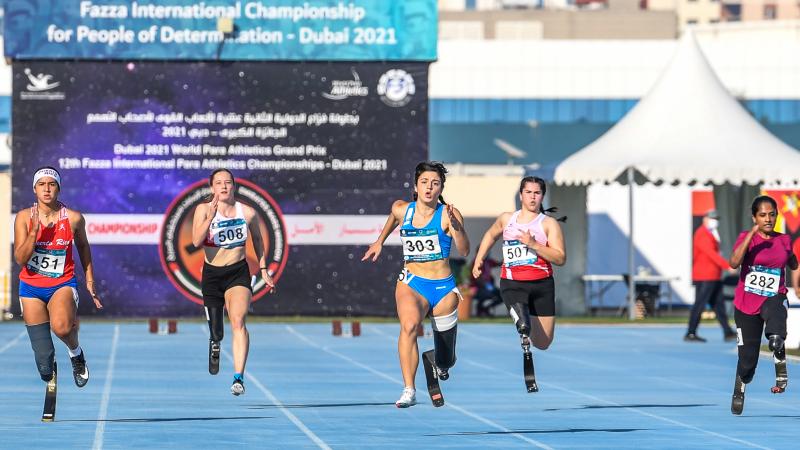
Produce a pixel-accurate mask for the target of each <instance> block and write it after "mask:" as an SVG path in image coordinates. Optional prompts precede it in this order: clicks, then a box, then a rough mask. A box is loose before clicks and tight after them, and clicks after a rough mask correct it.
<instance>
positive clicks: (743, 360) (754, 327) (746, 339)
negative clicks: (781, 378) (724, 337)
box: [733, 294, 787, 383]
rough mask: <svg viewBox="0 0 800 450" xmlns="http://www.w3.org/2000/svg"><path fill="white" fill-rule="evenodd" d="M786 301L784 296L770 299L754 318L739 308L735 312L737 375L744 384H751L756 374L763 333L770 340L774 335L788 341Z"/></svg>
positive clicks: (780, 295)
mask: <svg viewBox="0 0 800 450" xmlns="http://www.w3.org/2000/svg"><path fill="white" fill-rule="evenodd" d="M785 301H786V295H784V294H778V295H776V296H774V297H770V298H768V299H767V300H766V301H765V302H764V304H763V305H761V309H760V310H759V311H758V314H756V315H754V316H751V315H750V314H745V313H743V312H741V311H739V309H738V308H737V309H736V310H735V311H734V313H733V318H734V320H735V321H736V328H737V331H738V333H739V363H738V364H737V366H736V374H737V375H739V376H740V377H741V378H742V382H744V383H749V382H750V381H752V379H753V375H754V374H755V373H756V366H757V365H758V354H759V352H760V351H761V333H762V332H763V333H764V336H765V337H766V338H768V339H769V337H770V336H772V335H774V334H777V335H778V336H780V337H781V338H783V339H786V317H787V312H786V306H785V304H784V302H785Z"/></svg>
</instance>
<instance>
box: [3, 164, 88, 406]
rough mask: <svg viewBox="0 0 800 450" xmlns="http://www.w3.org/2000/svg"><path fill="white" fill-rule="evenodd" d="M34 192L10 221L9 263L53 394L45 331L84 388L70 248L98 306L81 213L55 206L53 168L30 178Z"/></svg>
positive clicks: (57, 185) (51, 354)
mask: <svg viewBox="0 0 800 450" xmlns="http://www.w3.org/2000/svg"><path fill="white" fill-rule="evenodd" d="M33 192H34V194H36V203H35V204H34V205H33V207H31V208H26V209H23V210H22V211H18V212H17V216H16V219H15V220H14V260H15V261H16V262H17V264H19V265H20V266H22V270H20V273H19V301H20V307H21V308H22V318H23V319H24V320H25V325H26V328H27V330H28V336H29V337H30V340H31V347H32V348H33V354H34V357H35V359H36V367H37V368H38V369H39V375H40V376H41V377H42V380H44V381H46V382H48V384H49V386H48V388H50V389H53V390H54V389H55V381H56V360H55V348H54V347H53V339H52V337H51V335H50V330H52V331H53V333H55V334H56V336H58V338H59V339H61V341H62V342H64V344H66V346H67V350H68V351H69V356H70V360H71V362H72V376H73V378H74V379H75V384H76V385H78V387H83V386H85V385H86V383H87V382H88V381H89V369H88V368H87V367H86V358H85V357H84V354H83V350H82V349H81V346H80V343H79V341H78V320H77V313H78V290H77V287H78V283H77V281H76V279H75V262H74V260H73V258H72V244H73V243H74V244H75V247H77V249H78V256H79V257H80V260H81V265H82V266H83V272H84V275H85V276H86V289H87V290H88V291H89V293H90V294H91V295H92V299H93V300H94V304H95V307H97V308H98V309H100V308H102V307H103V304H102V303H101V302H100V298H99V297H98V296H97V291H96V290H95V277H94V272H93V270H92V267H93V266H92V253H91V250H90V248H89V242H88V241H87V240H86V228H85V222H84V219H83V215H81V213H80V212H78V211H75V210H72V209H69V208H67V207H66V206H64V204H63V203H61V202H59V201H58V195H59V193H61V175H60V174H59V173H58V171H57V170H56V169H54V168H53V167H43V168H41V169H39V170H37V171H36V172H35V173H34V174H33ZM53 408H55V404H53ZM54 413H55V411H54V409H53V414H54ZM42 420H53V417H52V415H51V417H49V418H46V417H44V416H43V417H42Z"/></svg>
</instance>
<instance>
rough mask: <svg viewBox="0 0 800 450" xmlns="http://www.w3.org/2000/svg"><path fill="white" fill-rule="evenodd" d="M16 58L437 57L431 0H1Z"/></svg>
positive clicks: (8, 44)
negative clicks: (2, 0)
mask: <svg viewBox="0 0 800 450" xmlns="http://www.w3.org/2000/svg"><path fill="white" fill-rule="evenodd" d="M4 6H5V32H4V33H3V37H4V38H5V55H6V56H7V57H10V58H13V59H74V58H79V59H159V60H164V59H171V60H175V59H191V60H262V61H263V60H284V61H285V60H298V61H303V60H305V61H308V60H317V61H320V60H324V61H364V60H382V61H433V60H435V59H436V37H437V2H436V1H435V0H402V1H390V0H349V1H336V0H306V1H291V0H278V1H271V0H238V1H233V0H203V1H197V0H160V1H152V0H141V1H128V0H117V1H114V0H96V1H87V0H58V1H52V0H7V1H6V2H5V3H4Z"/></svg>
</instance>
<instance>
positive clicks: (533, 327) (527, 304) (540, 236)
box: [472, 177, 567, 392]
mask: <svg viewBox="0 0 800 450" xmlns="http://www.w3.org/2000/svg"><path fill="white" fill-rule="evenodd" d="M546 193H547V186H546V185H545V182H544V180H543V179H541V178H538V177H525V178H523V179H522V181H521V182H520V184H519V200H520V203H521V204H522V209H520V210H519V211H515V212H505V213H503V214H500V216H499V217H497V220H495V222H494V224H492V226H491V227H490V228H489V229H488V230H487V231H486V233H485V234H484V235H483V239H482V240H481V244H480V247H478V254H477V255H476V256H475V264H474V265H473V267H472V275H473V276H474V277H475V278H478V277H480V276H481V272H482V267H483V261H484V259H485V258H486V254H487V253H488V252H489V249H490V248H491V247H492V245H494V243H495V241H497V239H499V238H500V236H503V266H502V267H501V269H500V294H501V295H502V297H503V301H504V302H505V304H506V306H507V307H508V311H509V313H510V314H511V317H512V318H513V319H514V324H515V325H516V327H517V332H519V336H520V340H521V344H522V351H523V358H524V359H523V361H524V368H525V384H526V386H527V388H528V392H536V391H538V390H539V388H538V386H537V385H536V379H535V377H534V373H533V355H532V354H531V351H530V345H531V343H533V345H534V347H536V348H538V349H540V350H546V349H547V348H548V347H549V346H550V344H551V343H552V342H553V332H554V328H555V322H556V319H555V315H556V306H555V285H554V282H553V266H552V264H555V265H558V266H561V265H564V263H565V262H566V260H567V256H566V250H565V248H564V237H563V235H562V234H561V227H560V226H559V224H558V221H557V220H556V219H554V218H552V217H550V216H548V215H547V214H546V213H547V212H550V211H555V208H551V209H548V210H547V211H545V210H544V208H543V207H542V202H543V201H544V196H545V194H546ZM559 220H563V219H559Z"/></svg>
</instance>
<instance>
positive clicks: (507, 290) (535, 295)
mask: <svg viewBox="0 0 800 450" xmlns="http://www.w3.org/2000/svg"><path fill="white" fill-rule="evenodd" d="M500 295H501V296H502V297H503V303H505V304H506V307H508V309H511V305H514V304H517V303H522V304H523V305H528V311H530V314H531V315H532V316H541V317H551V316H555V315H556V287H555V283H554V282H553V277H548V278H544V279H542V280H535V281H518V280H506V279H505V278H501V279H500Z"/></svg>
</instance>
